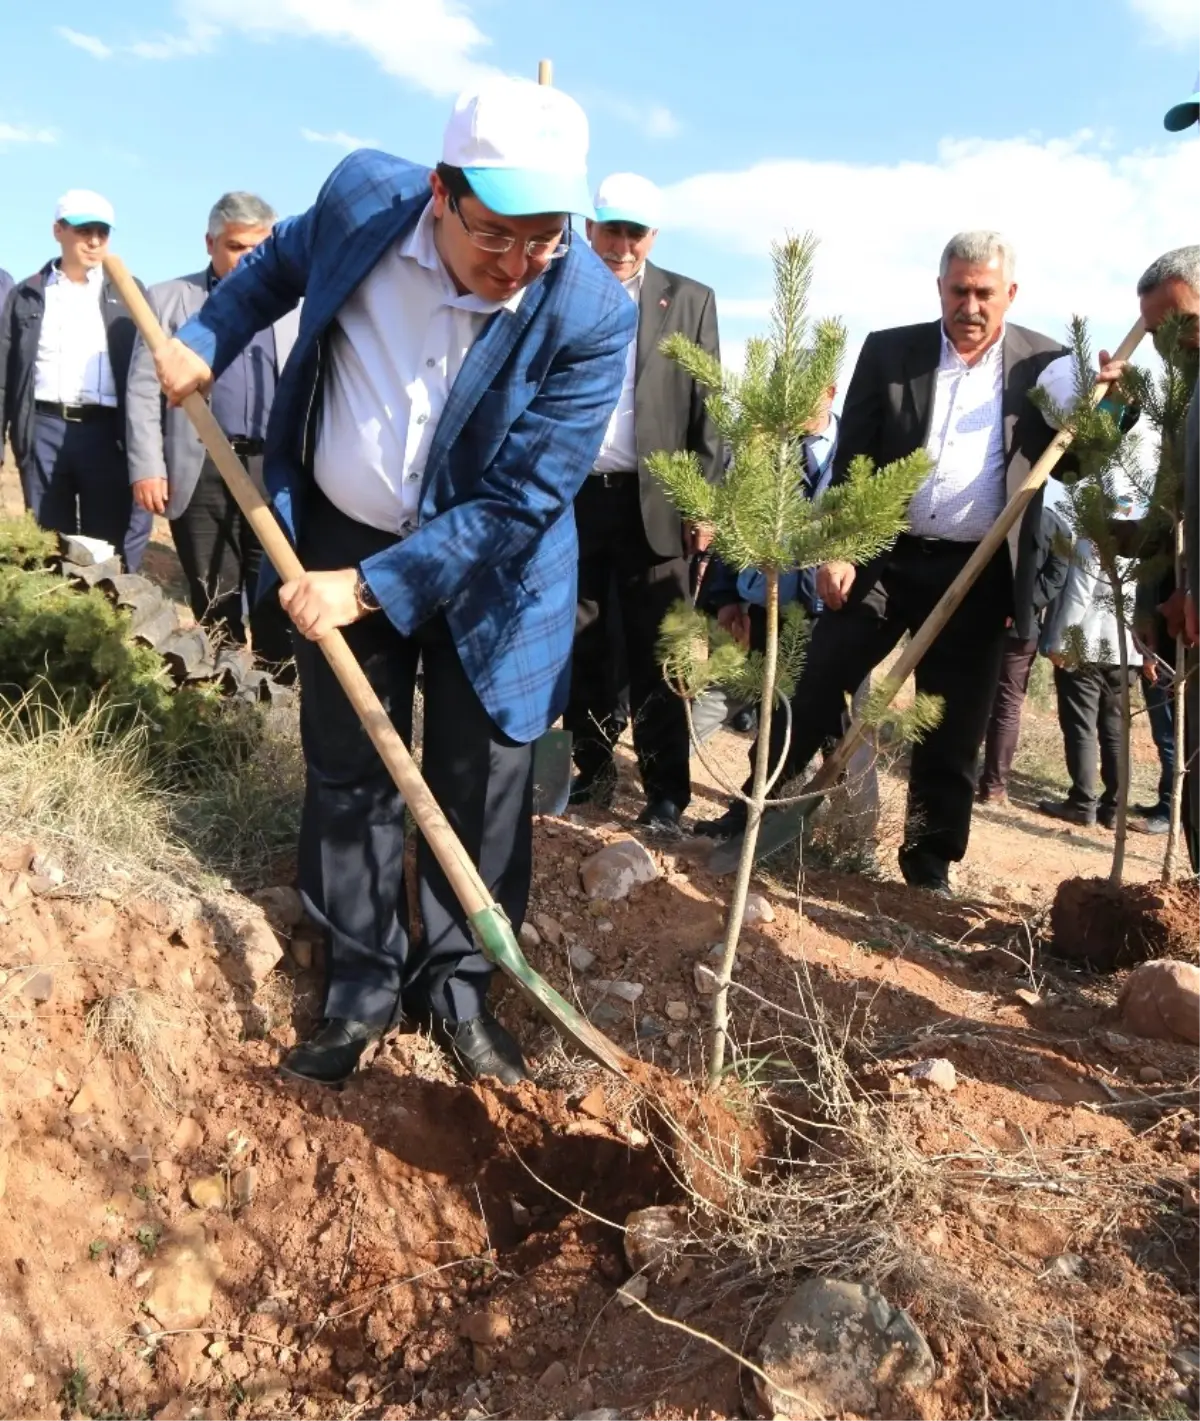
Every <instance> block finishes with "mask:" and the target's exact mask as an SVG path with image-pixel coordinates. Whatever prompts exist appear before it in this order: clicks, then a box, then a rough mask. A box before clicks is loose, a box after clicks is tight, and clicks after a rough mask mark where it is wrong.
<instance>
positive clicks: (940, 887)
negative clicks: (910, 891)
mask: <svg viewBox="0 0 1200 1421" xmlns="http://www.w3.org/2000/svg"><path fill="white" fill-rule="evenodd" d="M899 859H900V872H901V873H902V874H903V875H904V881H905V883H907V884H908V886H909V887H910V888H923V889H924V890H925V892H926V893H932V894H934V895H935V896H936V897H938V898H953V897H954V892H953V890H952V889H951V887H950V865H949V864H948V863H946V861H945V860H944V859H940V858H935V857H934V856H933V854H931V853H927V852H923V851H922V850H920V849H911V848H901V850H900V854H899Z"/></svg>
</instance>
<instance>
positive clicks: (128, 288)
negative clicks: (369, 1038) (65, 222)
mask: <svg viewBox="0 0 1200 1421" xmlns="http://www.w3.org/2000/svg"><path fill="white" fill-rule="evenodd" d="M104 270H105V273H106V274H107V276H108V278H109V280H110V281H111V282H112V283H113V285H114V286H115V287H116V288H117V290H118V291H119V292H120V294H121V300H122V301H124V303H125V306H126V309H127V310H128V311H129V314H130V315H131V316H132V317H133V322H134V325H136V326H137V328H138V330H139V332H140V333H141V337H142V339H143V340H144V341H145V343H146V345H147V346H148V347H149V349H150V352H151V353H152V354H156V353H157V352H158V350H159V349H160V347H162V346H163V345H165V344H166V342H167V335H166V332H165V331H164V330H163V328H162V327H161V326H160V325H159V323H158V320H157V318H156V317H155V315H154V312H153V311H152V310H151V309H150V306H149V304H148V302H147V301H146V298H145V297H144V296H143V295H142V292H141V289H140V288H139V286H138V284H137V283H136V282H135V281H134V279H133V278H132V277H131V276H130V275H129V272H128V271H127V270H126V268H125V264H124V262H122V261H121V259H120V257H116V256H107V257H105V258H104ZM181 404H182V408H183V410H184V411H185V412H186V414H187V416H188V418H189V419H190V420H191V421H192V424H193V425H194V426H195V428H196V433H197V434H198V435H199V436H200V438H201V440H202V442H203V444H204V447H205V449H207V450H208V454H209V458H211V459H212V461H213V463H214V464H215V465H216V466H217V469H218V471H219V472H220V475H221V477H222V478H223V479H224V480H225V483H226V486H227V487H228V489H229V491H230V493H231V494H233V496H234V498H235V499H236V500H237V504H238V507H239V508H240V509H241V510H242V512H243V513H244V514H245V515H246V519H247V521H248V522H249V524H250V526H251V527H252V528H253V529H254V534H255V536H256V537H257V538H258V541H259V542H260V543H261V544H262V546H263V551H264V552H265V553H266V555H267V556H268V557H269V558H270V559H271V563H272V565H273V566H274V568H275V570H276V572H278V573H279V576H280V577H281V578H282V579H283V580H284V581H285V582H291V581H293V580H294V579H295V578H297V577H302V576H303V575H304V568H303V566H302V565H301V563H300V559H299V558H298V557H297V556H296V552H295V549H294V548H293V547H292V545H291V543H289V542H288V539H287V535H286V534H285V533H284V531H283V529H282V528H281V527H280V526H279V524H278V523H277V522H276V521H275V515H274V514H273V513H272V512H271V509H270V507H269V505H268V504H267V501H266V500H265V499H264V498H263V496H262V494H261V493H259V491H258V488H257V487H256V486H255V484H254V481H253V480H252V479H251V478H250V475H249V474H248V473H247V472H246V470H245V469H244V468H243V467H242V461H241V460H240V459H239V458H238V456H237V455H236V454H235V453H234V450H233V446H232V445H231V444H230V442H229V440H228V439H227V438H226V437H225V433H224V431H223V430H222V428H221V426H220V425H219V424H218V423H217V421H216V419H215V418H214V417H213V412H212V410H210V409H209V407H208V404H207V403H206V401H205V399H204V397H203V396H202V395H200V394H198V393H193V394H191V395H188V396H187V398H186V399H185V400H183V401H182V402H181ZM383 615H384V614H383V613H382V612H374V613H372V616H376V617H382V616H383ZM317 645H318V646H320V648H321V650H322V651H323V652H324V653H325V659H326V660H327V661H328V662H329V664H330V666H331V667H332V668H333V674H334V675H335V676H336V677H337V678H338V680H339V682H341V686H342V689H343V690H344V691H345V692H346V695H347V696H348V697H349V699H350V704H351V705H352V706H353V707H354V709H355V712H356V713H357V715H358V718H359V720H361V721H362V723H363V728H364V729H365V730H366V732H367V734H368V735H369V736H370V737H371V740H372V743H373V744H374V746H375V748H376V750H378V751H379V756H380V758H381V759H382V760H383V763H384V764H385V765H386V766H387V769H388V773H389V774H390V775H391V777H392V779H393V780H394V781H395V782H396V787H397V788H398V789H399V791H400V793H401V794H402V795H403V796H404V802H405V804H407V806H408V808H409V809H410V810H411V811H412V816H413V818H414V819H415V820H416V823H417V826H418V828H419V829H420V831H421V833H422V835H423V836H424V838H425V842H426V843H427V844H428V845H429V847H430V848H431V849H432V850H433V853H434V855H435V857H436V858H437V861H438V863H440V864H441V866H442V869H443V871H444V872H445V874H446V877H447V879H449V881H450V886H451V887H452V888H453V889H454V893H455V896H456V897H457V898H458V901H459V902H460V903H461V904H462V906H463V908H464V909H465V910H466V912H467V915H468V917H470V916H472V915H473V914H475V913H478V912H481V911H483V910H484V909H487V908H491V907H493V906H494V904H493V901H492V895H491V894H490V893H489V892H488V890H487V888H486V886H485V885H484V883H483V880H482V879H481V878H480V877H479V873H478V871H477V869H476V868H475V865H474V864H473V863H472V862H471V860H470V859H469V858H468V857H467V853H466V850H465V849H464V848H463V846H462V844H461V843H460V842H459V839H458V836H457V835H456V834H455V832H454V830H453V829H452V828H451V826H450V823H449V821H448V820H447V819H446V816H445V815H444V814H443V813H442V811H441V808H440V807H439V805H438V802H437V800H435V799H434V797H433V795H432V794H431V793H430V790H429V786H428V785H427V784H426V783H425V781H424V780H423V779H422V778H421V772H420V771H419V770H418V769H417V767H416V765H415V764H414V763H413V759H412V756H411V755H410V754H409V753H408V749H407V748H406V746H405V744H404V741H403V740H401V738H400V735H399V733H398V732H397V730H396V727H395V726H394V725H393V724H392V721H391V717H390V716H389V715H388V713H387V712H386V711H385V710H384V708H383V705H382V703H381V702H380V699H379V697H378V696H377V695H376V694H375V691H374V690H373V689H372V686H371V683H370V682H369V681H368V680H367V678H366V676H365V675H364V674H363V670H362V667H361V666H359V664H358V662H357V660H356V659H355V657H354V653H353V652H352V651H351V650H350V648H349V646H347V644H346V638H345V637H344V636H343V635H342V634H341V632H340V631H338V630H336V629H335V630H333V631H331V632H328V633H327V634H326V635H325V636H323V637H322V638H321V639H320V641H319V642H318V643H317Z"/></svg>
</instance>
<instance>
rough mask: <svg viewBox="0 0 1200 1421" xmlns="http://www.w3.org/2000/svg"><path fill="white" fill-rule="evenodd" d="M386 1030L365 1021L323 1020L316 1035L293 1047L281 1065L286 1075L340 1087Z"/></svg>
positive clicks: (345, 1019)
mask: <svg viewBox="0 0 1200 1421" xmlns="http://www.w3.org/2000/svg"><path fill="white" fill-rule="evenodd" d="M382 1035H383V1028H382V1027H379V1026H371V1025H369V1024H368V1023H367V1022H365V1021H351V1020H350V1019H348V1018H347V1017H340V1016H334V1017H330V1018H329V1019H328V1020H327V1021H323V1022H322V1023H321V1025H320V1027H319V1028H318V1030H317V1033H316V1035H315V1036H313V1037H311V1038H310V1039H309V1040H308V1041H302V1042H301V1043H300V1045H299V1046H294V1047H293V1048H292V1049H291V1050H290V1051H289V1052H288V1054H287V1055H286V1056H285V1057H284V1058H283V1060H282V1061H281V1062H280V1064H279V1069H280V1070H281V1071H282V1072H283V1074H284V1075H285V1076H296V1077H297V1078H298V1079H300V1080H302V1081H316V1082H317V1084H318V1085H340V1084H341V1083H342V1082H343V1081H346V1080H349V1079H350V1077H351V1076H352V1075H353V1074H354V1070H355V1067H356V1066H357V1065H358V1063H359V1060H360V1059H361V1057H362V1053H363V1052H364V1051H365V1050H366V1049H367V1047H368V1046H369V1045H370V1044H371V1042H372V1041H378V1040H379V1038H380V1037H381V1036H382Z"/></svg>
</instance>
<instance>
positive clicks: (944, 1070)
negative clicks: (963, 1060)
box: [905, 1056, 958, 1094]
mask: <svg viewBox="0 0 1200 1421" xmlns="http://www.w3.org/2000/svg"><path fill="white" fill-rule="evenodd" d="M905 1074H906V1075H907V1076H908V1078H909V1080H910V1081H915V1082H916V1083H917V1085H923V1086H928V1087H930V1088H931V1089H937V1090H944V1091H945V1092H946V1093H947V1094H949V1093H950V1092H951V1091H952V1090H953V1089H954V1087H955V1086H956V1085H957V1084H958V1076H957V1074H956V1073H955V1070H954V1062H953V1061H947V1060H946V1058H945V1057H944V1056H932V1057H930V1059H929V1060H927V1061H918V1062H917V1063H916V1065H913V1066H909V1068H908V1070H907V1071H906V1072H905Z"/></svg>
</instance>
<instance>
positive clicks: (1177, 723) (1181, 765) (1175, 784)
mask: <svg viewBox="0 0 1200 1421" xmlns="http://www.w3.org/2000/svg"><path fill="white" fill-rule="evenodd" d="M1175 586H1176V587H1183V586H1184V580H1183V524H1182V522H1177V523H1176V525H1175ZM1186 655H1187V647H1186V644H1185V643H1184V640H1183V634H1182V632H1181V633H1180V635H1179V636H1177V637H1176V638H1175V680H1174V682H1173V683H1172V685H1171V737H1172V739H1173V740H1174V742H1175V757H1174V760H1173V762H1172V768H1171V818H1170V822H1169V827H1168V829H1167V848H1166V852H1165V853H1164V854H1163V866H1162V881H1163V883H1171V882H1173V881H1174V878H1175V868H1176V864H1177V862H1178V860H1179V840H1180V836H1181V834H1182V831H1183V786H1184V776H1185V774H1186V772H1187V740H1186V737H1185V736H1184V733H1183V732H1184V717H1185V715H1186V714H1187V711H1186V707H1185V700H1186V692H1187V676H1186V674H1185V672H1186V667H1187V662H1186V661H1185V659H1184V658H1185V657H1186Z"/></svg>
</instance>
